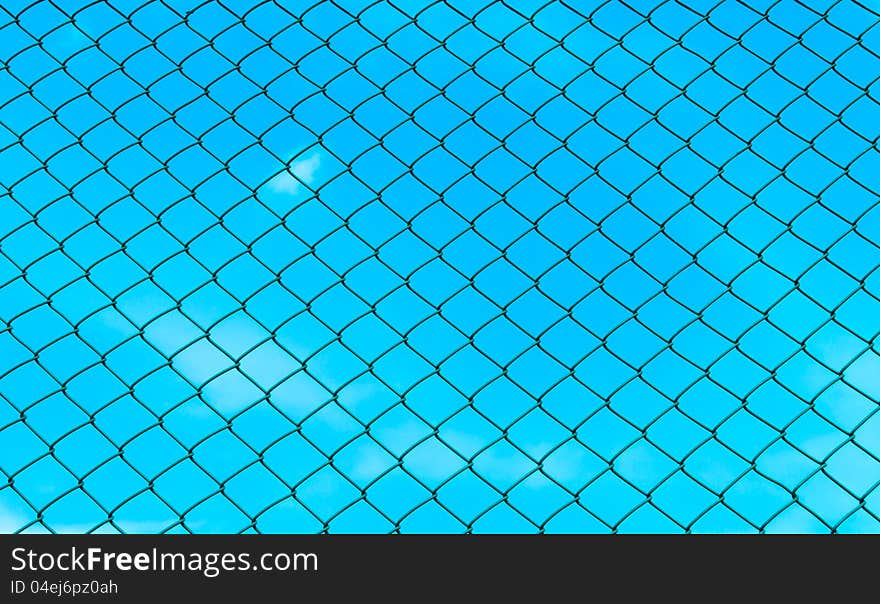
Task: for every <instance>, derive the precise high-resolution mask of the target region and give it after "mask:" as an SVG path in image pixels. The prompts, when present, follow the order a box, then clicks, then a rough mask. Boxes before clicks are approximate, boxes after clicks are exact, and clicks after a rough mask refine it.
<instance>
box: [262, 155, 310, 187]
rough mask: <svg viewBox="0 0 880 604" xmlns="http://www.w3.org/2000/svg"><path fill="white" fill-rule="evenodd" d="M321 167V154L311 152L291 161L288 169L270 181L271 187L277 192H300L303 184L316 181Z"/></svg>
mask: <svg viewBox="0 0 880 604" xmlns="http://www.w3.org/2000/svg"><path fill="white" fill-rule="evenodd" d="M320 167H321V155H320V154H319V153H318V152H314V153H311V154H309V155H306V156H304V157H303V158H301V159H297V160H295V161H293V162H291V163H290V166H289V167H288V169H287V170H285V171H284V172H282V173H280V174H279V175H277V176H276V177H275V178H273V179H272V180H270V181H269V189H270V190H272V191H274V192H276V193H291V194H292V193H298V192H299V191H300V189H301V188H302V186H303V185H304V184H305V185H309V184H311V183H312V182H314V181H315V176H316V174H317V172H318V169H319V168H320Z"/></svg>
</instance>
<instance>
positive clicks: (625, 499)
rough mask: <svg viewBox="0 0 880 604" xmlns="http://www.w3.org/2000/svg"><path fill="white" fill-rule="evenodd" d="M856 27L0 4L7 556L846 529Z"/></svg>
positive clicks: (857, 334) (861, 374)
mask: <svg viewBox="0 0 880 604" xmlns="http://www.w3.org/2000/svg"><path fill="white" fill-rule="evenodd" d="M878 21H880V13H878V11H877V10H876V9H875V8H874V7H872V6H871V5H870V4H869V3H859V2H853V1H849V0H840V1H837V2H826V1H819V0H809V1H808V0H803V1H794V0H791V1H787V0H780V1H776V2H764V1H759V0H740V1H732V0H724V1H722V2H697V1H684V0H680V1H679V0H667V1H663V2H623V1H620V0H609V1H606V2H573V1H568V2H565V1H556V0H554V1H550V2H531V1H527V2H510V1H494V2H493V1H485V2H480V3H472V2H455V1H452V0H441V1H431V2H408V1H407V2H404V1H396V2H390V1H377V2H360V1H359V2H345V1H342V0H337V1H333V0H329V1H328V0H322V1H318V2H310V3H305V2H302V3H301V2H278V1H262V2H257V3H254V4H248V3H239V2H232V1H228V2H227V1H223V2H221V1H207V2H202V3H197V2H176V1H171V0H167V1H166V0H151V1H147V2H143V3H141V2H110V3H104V2H92V3H75V2H62V1H60V0H59V1H38V2H34V3H9V4H6V3H4V6H3V7H2V8H0V53H2V54H0V59H2V70H0V81H2V84H0V89H2V93H0V124H2V126H3V128H2V134H0V166H3V167H2V168H0V184H2V190H0V194H2V197H0V214H2V218H0V257H2V259H3V263H2V264H0V320H2V327H0V342H2V343H0V397H2V399H0V401H2V403H0V404H2V405H4V406H5V407H6V409H5V410H4V411H3V416H2V417H0V426H2V427H0V446H2V447H3V449H2V451H3V452H2V454H0V468H2V471H3V473H4V480H5V484H4V485H3V486H2V487H0V495H2V496H0V505H2V507H0V510H3V513H4V514H5V516H6V517H5V519H4V520H3V524H2V527H3V528H4V529H6V530H9V531H22V530H23V531H35V530H37V531H39V530H45V531H52V532H55V531H63V530H68V531H74V532H86V531H119V532H160V531H161V532H166V531H187V532H198V531H205V530H208V531H219V532H254V531H256V532H264V531H279V530H280V531H291V532H299V531H315V532H327V531H361V530H363V531H370V532H373V531H388V532H401V531H404V532H405V531H420V532H433V531H435V530H436V531H440V530H443V531H447V530H449V531H453V532H455V531H460V532H471V531H481V530H487V531H503V532H508V531H534V532H545V531H564V532H572V531H574V532H577V531H612V532H618V531H638V532H644V531H660V532H667V531H672V532H676V531H686V532H692V531H711V532H716V531H722V532H724V531H760V532H764V531H773V530H781V531H831V532H836V531H859V532H861V531H873V530H876V527H877V526H878V524H877V521H878V520H880V516H878V514H880V504H878V500H877V497H878V495H877V494H878V493H880V491H877V489H876V487H877V484H880V471H878V469H880V457H878V454H880V423H878V420H877V415H876V412H877V404H878V396H880V378H878V377H877V376H880V357H878V352H877V348H876V346H877V335H878V333H880V328H878V325H877V321H876V319H874V317H876V316H877V314H876V313H877V310H878V308H880V306H878V302H880V299H878V297H877V284H878V281H877V274H878V273H877V266H878V265H880V249H878V247H877V246H876V245H875V241H876V240H877V235H878V230H877V229H878V226H877V225H878V224H880V223H878V217H880V210H878V209H877V208H878V199H877V191H878V183H877V178H876V175H877V174H880V171H878V170H877V168H878V167H880V157H878V150H877V140H878V136H880V130H878V126H877V125H878V124H880V119H878V118H880V109H878V101H877V97H876V91H877V81H878V78H880V56H878V53H877V50H878V45H880V28H878V27H877V24H878Z"/></svg>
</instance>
